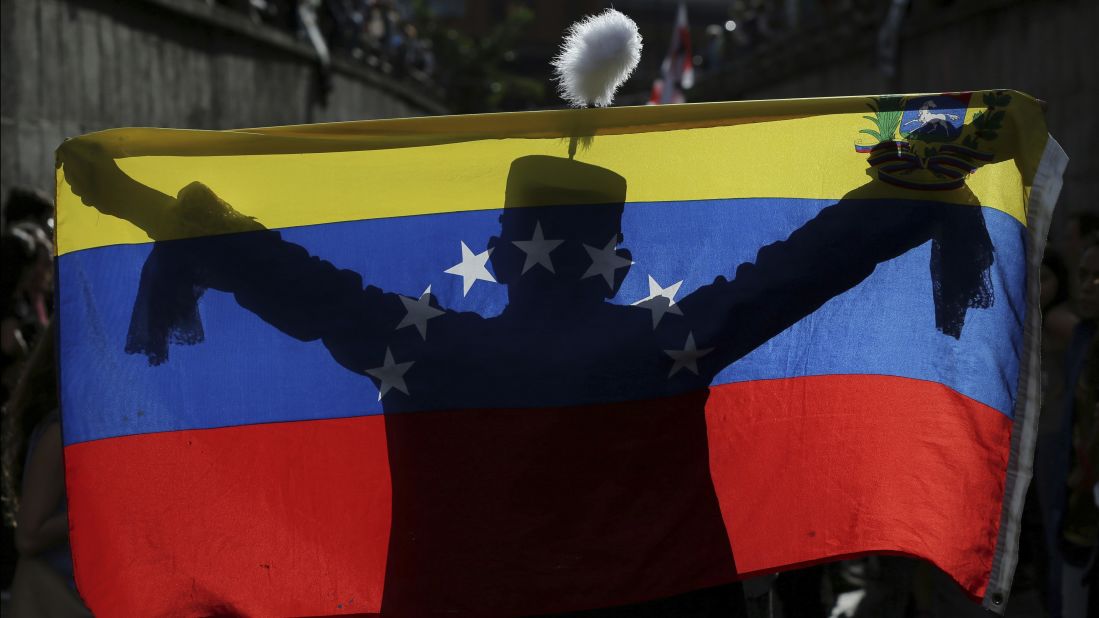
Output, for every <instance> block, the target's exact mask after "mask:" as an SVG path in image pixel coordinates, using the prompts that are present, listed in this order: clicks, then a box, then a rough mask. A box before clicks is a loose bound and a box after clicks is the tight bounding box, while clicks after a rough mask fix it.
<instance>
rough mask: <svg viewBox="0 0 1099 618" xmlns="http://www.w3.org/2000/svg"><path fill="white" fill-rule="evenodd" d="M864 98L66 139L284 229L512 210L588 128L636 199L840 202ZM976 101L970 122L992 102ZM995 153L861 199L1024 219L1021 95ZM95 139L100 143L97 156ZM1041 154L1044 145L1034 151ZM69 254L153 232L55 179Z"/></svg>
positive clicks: (1035, 115)
mask: <svg viewBox="0 0 1099 618" xmlns="http://www.w3.org/2000/svg"><path fill="white" fill-rule="evenodd" d="M867 101H868V98H866V97H849V98H834V99H815V100H813V99H804V100H789V101H752V102H736V103H718V104H694V105H674V106H659V107H634V108H612V109H603V110H561V111H551V112H523V113H513V114H486V115H480V116H451V117H437V118H415V119H401V120H384V121H368V122H354V123H335V124H327V125H309V126H297V127H276V128H270V129H252V130H247V131H180V130H168V129H117V130H112V131H105V132H101V133H95V134H91V135H87V136H84V137H80V138H76V139H75V140H71V141H70V142H68V143H66V145H64V146H63V147H62V149H66V148H67V149H69V151H70V152H75V151H77V150H80V149H81V147H87V148H85V150H81V152H84V151H88V152H91V151H94V152H99V153H101V156H106V157H112V158H116V160H117V163H118V165H119V167H120V168H121V169H122V170H123V171H124V172H125V173H126V174H128V175H129V176H131V177H132V178H133V179H135V180H137V181H138V182H140V183H142V184H145V185H147V186H148V187H151V188H153V189H156V190H158V191H160V192H163V193H165V194H168V195H171V196H174V195H176V194H177V193H178V192H179V190H180V189H182V188H183V187H184V186H186V185H188V184H190V183H192V182H194V181H199V182H201V183H203V184H205V185H207V186H209V187H210V188H211V189H213V191H214V192H215V193H216V194H217V195H218V196H219V197H220V198H221V199H223V200H225V201H226V202H228V203H229V204H231V205H233V207H234V208H236V209H237V210H238V211H240V212H242V213H244V214H247V215H249V216H252V217H255V218H256V219H257V220H258V221H259V222H260V223H262V224H263V225H264V226H266V227H268V228H272V229H277V228H286V227H296V226H303V225H313V224H321V223H333V222H340V221H353V220H361V219H372V218H382V217H400V216H410V215H423V214H431V213H443V212H459V211H470V210H483V209H491V208H500V207H502V206H503V199H504V188H505V182H506V179H507V174H508V169H509V166H510V164H511V162H512V161H513V160H515V159H517V158H519V157H523V156H528V155H551V156H560V157H566V156H568V149H569V136H570V135H591V136H593V137H592V138H591V140H590V145H588V146H587V147H586V148H585V147H584V146H583V144H581V147H580V148H579V149H578V151H577V153H576V158H577V159H578V160H581V161H584V162H586V163H591V164H594V165H598V166H600V167H604V168H607V169H610V170H613V171H614V172H617V173H618V174H620V175H621V176H623V177H624V178H625V179H626V182H627V201H629V202H650V201H679V200H701V199H723V198H776V197H778V198H809V199H828V200H832V199H836V200H838V199H840V198H842V197H844V196H845V195H846V194H848V193H849V192H851V191H853V190H855V189H857V188H860V187H863V186H864V185H867V184H868V183H869V182H870V180H871V177H870V175H869V173H870V172H872V171H873V170H872V169H871V167H870V166H869V164H868V163H867V155H866V154H865V153H861V154H860V153H858V152H855V149H854V144H855V142H856V141H857V140H858V139H859V138H860V137H862V136H860V134H859V131H860V129H864V128H866V127H867V126H870V125H869V124H868V121H867V120H866V119H865V118H864V116H865V115H866V114H867V113H869V112H868V109H867V106H866V103H867ZM980 101H981V98H980V93H977V94H974V95H973V100H972V102H971V104H970V108H969V112H968V114H967V118H966V121H967V122H969V121H971V120H972V117H973V114H974V113H975V112H979V111H980V109H981V104H980ZM1007 112H1008V114H1007V116H1006V119H1005V122H1004V123H1003V127H1002V128H1001V129H1000V131H999V137H998V138H997V140H996V147H995V161H994V162H992V163H989V164H986V165H984V166H983V167H981V168H980V169H978V170H977V171H976V172H975V173H973V174H972V175H971V176H970V177H969V178H968V179H967V181H966V185H967V186H968V188H969V191H970V192H971V193H972V196H971V197H969V199H964V200H963V199H962V197H960V196H959V192H956V191H917V190H905V189H900V188H897V187H892V186H888V185H885V184H884V183H874V184H875V186H874V188H873V189H872V190H870V191H869V192H868V193H866V192H864V193H862V194H860V197H889V198H896V199H922V200H932V201H947V202H961V201H964V202H969V201H971V200H972V199H973V198H974V197H975V199H976V200H977V202H978V203H980V204H981V205H984V206H988V207H992V208H996V209H999V210H1002V211H1004V212H1006V213H1008V214H1010V215H1011V216H1013V217H1015V218H1016V219H1018V220H1019V221H1021V222H1023V223H1024V224H1025V222H1026V204H1025V195H1026V190H1027V189H1028V187H1029V185H1030V183H1031V179H1032V178H1033V174H1034V169H1035V168H1036V166H1037V160H1036V159H1035V160H1031V159H1030V158H1028V157H1030V156H1031V153H1041V152H1042V147H1041V145H1042V144H1043V143H1044V141H1045V139H1046V129H1045V124H1044V121H1043V118H1042V112H1041V110H1040V109H1039V107H1038V105H1037V103H1036V102H1035V101H1034V100H1033V99H1032V98H1030V97H1028V96H1026V95H1022V94H1019V93H1012V103H1011V105H1010V106H1009V107H1008V108H1007ZM89 148H91V149H94V150H89ZM1034 156H1035V157H1036V156H1037V155H1034ZM57 187H58V195H57V198H58V199H57V205H58V220H59V225H58V230H59V232H58V239H57V250H58V253H59V254H64V253H68V252H71V251H77V250H81V249H88V248H93V247H99V246H107V245H115V244H133V243H143V242H149V238H148V236H146V235H145V234H144V233H143V232H142V231H141V230H139V229H138V228H137V227H135V226H133V225H132V224H130V223H128V222H126V221H124V220H121V219H115V218H113V217H109V216H105V215H101V214H99V212H97V211H96V210H95V209H92V208H89V207H87V206H84V205H83V204H82V203H81V202H80V199H79V198H78V197H76V196H74V195H73V194H72V192H71V191H70V190H69V187H68V184H67V183H66V182H65V178H64V173H63V171H59V173H58V185H57ZM532 205H534V204H532Z"/></svg>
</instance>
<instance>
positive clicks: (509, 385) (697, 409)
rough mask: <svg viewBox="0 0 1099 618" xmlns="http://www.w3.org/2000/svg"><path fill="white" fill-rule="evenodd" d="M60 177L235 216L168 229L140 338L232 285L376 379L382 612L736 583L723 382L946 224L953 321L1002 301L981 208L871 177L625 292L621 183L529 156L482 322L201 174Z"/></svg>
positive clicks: (582, 599) (508, 607)
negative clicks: (320, 244)
mask: <svg viewBox="0 0 1099 618" xmlns="http://www.w3.org/2000/svg"><path fill="white" fill-rule="evenodd" d="M66 165H67V164H66ZM66 178H67V179H68V181H69V183H70V185H71V186H72V187H73V190H74V192H75V193H76V194H77V195H81V196H82V197H83V198H84V200H85V202H87V203H90V204H91V205H93V206H95V207H97V208H99V209H100V210H102V211H103V212H105V213H107V214H113V215H116V216H121V217H123V218H125V219H128V220H130V221H132V222H134V223H135V224H137V225H138V226H139V227H141V228H142V229H145V230H146V231H147V232H148V233H149V234H150V236H151V237H152V238H153V239H154V240H156V239H160V238H166V237H170V236H174V235H176V234H175V232H176V230H175V229H170V227H169V226H180V225H188V226H191V227H195V228H197V229H200V230H203V231H204V232H205V233H217V232H240V233H233V234H222V235H219V236H212V237H207V238H205V239H203V241H202V248H201V251H198V250H195V248H194V246H193V245H191V244H189V243H188V242H158V243H157V244H156V246H155V247H154V250H153V253H152V254H151V255H150V257H149V259H148V261H147V263H146V266H145V269H144V271H143V274H142V283H141V289H140V290H139V294H138V299H137V302H136V304H135V311H134V318H133V321H132V323H131V330H130V335H129V341H128V342H127V350H128V351H131V352H138V353H144V354H147V355H148V356H149V357H150V360H151V361H153V362H162V361H163V360H164V359H165V358H166V354H167V342H168V340H169V339H172V340H175V341H192V342H195V341H199V340H201V338H202V335H201V326H200V324H199V321H198V317H197V313H196V308H195V301H196V300H197V297H198V295H199V294H200V293H201V289H204V288H214V289H217V290H223V291H227V292H230V293H232V294H234V296H235V298H236V300H237V302H238V303H239V305H240V306H241V307H243V308H245V309H247V310H249V311H251V312H254V313H255V314H256V315H258V316H260V317H261V318H262V319H264V320H265V321H267V322H268V323H270V324H271V325H273V326H274V327H275V328H277V329H279V330H280V331H282V332H283V333H286V334H287V335H289V336H291V337H294V338H296V339H299V340H302V341H315V340H319V341H321V342H322V343H323V345H325V346H326V348H327V349H328V350H329V352H330V353H331V355H332V357H333V358H334V359H335V360H336V361H338V362H339V363H340V364H341V365H343V366H344V367H346V368H347V369H348V370H350V371H353V372H355V373H357V374H360V375H363V376H365V377H368V378H369V379H371V380H373V382H374V383H375V385H376V386H377V387H378V389H379V397H380V399H381V402H382V405H383V407H384V410H385V413H386V417H385V422H386V435H387V444H388V448H389V459H390V470H391V475H392V488H393V504H392V530H391V534H390V545H389V553H388V558H387V565H386V582H385V589H384V594H383V611H386V612H397V613H400V612H411V613H422V612H428V611H455V610H467V611H485V608H492V610H493V611H495V612H500V613H503V614H511V613H516V612H523V611H529V610H530V608H532V607H534V608H539V609H540V610H542V611H557V610H565V609H571V608H578V607H593V606H600V605H606V604H607V599H631V598H633V599H635V600H642V599H638V598H637V597H636V594H637V591H638V590H643V591H646V594H647V595H648V597H649V598H653V597H659V596H666V595H669V594H674V593H677V592H682V591H683V590H686V589H690V588H691V587H698V586H704V585H715V584H720V583H724V582H727V581H730V580H732V578H733V577H734V576H735V568H734V563H733V556H732V548H730V544H729V539H728V535H727V532H726V528H725V524H724V521H723V519H722V516H721V511H720V509H719V506H718V502H717V498H716V496H715V495H714V490H713V485H712V482H711V480H710V470H709V459H708V452H707V439H708V438H707V429H706V421H705V404H706V401H707V397H708V387H709V385H710V383H711V381H712V380H713V378H714V376H716V375H717V373H718V372H719V371H721V370H722V369H724V368H725V367H726V366H728V365H729V364H730V363H732V362H735V361H736V360H737V359H739V358H741V357H743V356H744V355H745V354H747V353H748V352H750V351H751V350H753V349H755V348H756V347H758V346H759V345H761V344H763V343H764V342H766V341H768V340H769V339H770V338H771V337H773V336H775V335H776V334H778V333H780V332H782V331H783V330H784V329H786V328H787V327H789V326H790V325H792V324H794V323H795V322H797V321H798V320H800V319H801V318H803V317H804V316H806V315H808V314H810V313H812V312H813V311H815V310H816V309H817V308H818V307H820V306H821V305H822V304H823V303H825V302H826V301H828V300H829V299H831V298H833V297H835V296H836V295H838V294H840V293H842V292H844V291H846V290H848V289H850V288H851V287H853V286H855V285H856V284H858V283H859V282H860V281H862V280H863V279H865V278H866V277H867V276H868V275H869V274H870V273H871V272H872V271H873V270H874V268H875V267H876V265H877V264H879V263H881V262H884V261H887V260H889V259H892V258H894V257H896V256H898V255H900V254H902V253H904V252H906V251H908V250H910V249H912V248H914V247H916V246H918V245H921V244H923V243H924V242H927V241H928V240H932V241H933V242H934V243H935V248H934V250H933V264H932V278H933V280H934V293H935V294H936V312H937V320H936V321H937V325H938V327H939V329H940V330H941V331H942V332H944V333H946V334H948V335H952V336H955V337H957V336H958V335H959V334H960V329H961V325H962V322H963V321H964V316H965V312H966V309H967V308H969V307H975V306H987V305H988V303H990V302H991V297H990V295H989V288H988V282H987V275H986V271H987V269H988V267H989V266H990V265H991V262H992V253H991V244H990V242H989V240H988V236H987V232H985V230H984V223H983V218H982V215H981V213H980V208H973V207H970V206H949V205H936V204H931V203H903V202H890V203H888V204H883V203H881V202H879V201H876V200H870V199H862V197H861V196H862V195H864V194H867V193H869V192H870V191H871V188H872V187H871V185H867V186H866V187H863V188H862V189H860V190H857V191H855V192H852V194H850V195H848V196H846V197H845V199H844V200H841V201H840V202H839V203H837V204H835V205H832V206H829V207H826V208H824V209H823V210H822V211H821V212H820V213H819V214H818V215H817V216H816V217H815V218H814V219H812V220H811V221H809V222H808V223H806V224H805V225H804V226H803V227H801V228H800V229H798V230H797V231H795V232H794V233H793V234H791V235H790V237H789V238H787V239H786V240H784V241H782V242H778V243H774V244H772V245H769V246H767V247H763V248H762V249H761V250H760V251H759V253H758V255H757V258H756V260H755V262H754V263H745V264H742V265H740V266H739V267H738V268H736V270H735V272H734V273H731V275H730V276H729V277H718V278H717V279H716V280H715V281H713V283H711V284H709V285H706V286H703V287H701V288H699V289H697V290H695V291H693V292H691V293H690V294H687V295H686V296H685V297H684V298H682V300H678V301H675V302H674V303H673V301H672V300H671V295H670V294H662V292H664V290H661V289H660V288H659V287H658V288H656V289H655V290H654V293H653V295H652V297H651V298H649V299H646V300H645V301H643V302H641V303H640V304H638V305H636V306H626V305H617V304H612V303H609V302H607V301H608V299H610V298H613V297H614V296H615V295H616V293H617V290H618V288H619V286H620V285H621V284H622V281H623V280H624V278H625V276H626V274H627V272H628V271H629V267H630V264H631V261H630V254H629V252H628V251H626V250H625V249H621V248H618V245H619V244H620V243H622V242H623V238H622V235H621V232H622V223H621V220H622V215H623V210H624V202H625V197H626V181H625V180H624V179H623V178H622V177H621V176H619V175H617V174H615V173H613V172H611V171H609V170H606V169H603V168H598V167H595V166H591V165H587V164H584V163H580V162H577V161H573V160H569V159H559V158H553V157H542V156H532V157H523V158H520V159H517V160H516V161H514V162H513V164H512V167H511V171H510V173H509V178H508V187H507V193H506V196H505V208H504V210H503V212H502V215H501V217H500V224H501V229H500V234H499V236H498V237H495V238H493V239H491V240H490V242H489V248H490V249H491V253H490V255H489V256H488V258H489V259H491V264H492V267H493V271H494V272H495V276H496V279H497V280H498V281H499V282H500V283H502V284H505V285H506V286H507V290H508V304H507V306H506V307H505V308H504V310H503V312H502V313H500V314H499V315H497V316H493V317H484V316H481V315H478V314H476V313H470V312H457V311H451V310H447V309H445V308H443V307H440V306H439V305H438V304H437V303H435V302H434V300H433V298H432V297H431V296H430V295H427V294H425V295H424V296H422V297H420V298H409V297H403V296H400V295H398V294H395V293H390V292H385V291H383V290H380V289H378V288H376V287H373V286H364V284H363V281H362V277H361V276H360V275H359V274H357V273H355V272H352V271H348V270H340V269H338V268H337V267H335V266H333V265H332V264H330V263H328V262H325V261H323V260H321V259H318V258H316V257H313V256H311V255H310V254H309V252H308V251H307V250H306V249H304V248H303V247H300V246H298V245H295V244H292V243H289V242H287V241H284V240H282V238H281V236H280V235H279V234H278V233H277V232H274V231H267V230H263V229H262V227H261V226H259V225H258V224H257V223H255V222H254V221H252V220H250V219H248V218H247V217H245V216H243V215H240V214H239V213H237V212H236V211H234V210H233V209H232V208H231V207H230V206H228V205H227V204H225V203H223V202H221V201H220V200H219V199H218V198H217V197H216V196H215V195H214V194H213V193H212V192H211V191H210V190H209V189H207V188H206V187H204V186H202V185H199V184H197V183H194V184H192V185H190V186H189V187H187V188H185V189H184V190H183V191H182V192H181V193H180V198H179V199H178V200H175V199H173V198H170V197H168V196H165V195H163V194H159V193H156V192H154V191H152V190H151V189H148V188H147V187H144V186H141V185H139V184H138V183H136V182H134V181H133V180H131V179H129V178H128V177H126V176H125V175H124V174H123V173H122V172H121V171H120V170H118V168H117V167H116V166H114V165H113V163H112V164H110V165H107V166H106V167H105V168H102V169H97V170H96V171H95V173H94V174H90V173H88V172H87V170H82V169H81V168H80V167H79V166H73V169H72V170H70V169H69V167H68V165H67V167H66ZM871 184H872V183H871ZM963 201H968V202H972V199H971V196H965V199H964V200H963ZM531 203H540V204H577V203H579V204H583V205H578V206H556V207H552V206H550V207H540V206H529V204H531ZM954 234H958V235H959V238H958V239H957V240H958V241H959V242H960V244H962V245H964V248H955V247H954V245H956V244H959V243H955V242H951V240H954V239H952V238H951V235H954ZM474 257H475V256H473V255H472V253H471V252H470V254H469V255H467V256H464V258H463V262H462V264H460V265H458V266H456V267H455V271H454V274H460V275H462V276H463V280H464V281H465V280H467V279H469V280H470V283H472V282H473V281H475V280H476V279H477V277H478V274H479V273H481V270H479V269H480V268H483V267H484V264H483V262H482V263H478V262H476V260H475V259H473V258H474ZM484 274H487V271H486V272H485V273H484ZM196 289H197V290H199V291H197V292H196ZM452 411H460V412H459V413H451V412H452ZM745 508H750V506H749V505H745ZM610 514H613V515H610Z"/></svg>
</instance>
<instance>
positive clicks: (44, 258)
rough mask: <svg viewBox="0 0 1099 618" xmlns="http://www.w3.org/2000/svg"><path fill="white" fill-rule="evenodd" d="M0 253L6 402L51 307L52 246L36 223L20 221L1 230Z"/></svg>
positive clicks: (0, 351) (0, 349) (0, 353)
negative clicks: (0, 252) (2, 263)
mask: <svg viewBox="0 0 1099 618" xmlns="http://www.w3.org/2000/svg"><path fill="white" fill-rule="evenodd" d="M0 250H2V251H3V261H4V268H3V271H2V274H0V302H2V303H3V311H2V313H0V359H2V372H3V374H2V387H0V388H2V394H0V403H2V402H3V401H6V400H7V398H8V395H9V394H10V392H11V388H12V387H13V386H14V383H15V380H16V378H18V376H19V372H20V368H21V366H22V363H23V361H24V359H25V358H26V356H27V354H28V353H29V351H30V349H31V348H32V346H33V345H34V341H35V339H36V338H37V337H38V335H39V333H41V332H42V330H44V329H45V326H46V323H47V322H48V321H49V317H50V312H51V310H52V305H53V297H52V290H53V243H51V242H50V239H49V237H48V236H47V235H46V232H45V230H43V229H42V228H41V227H39V226H38V225H37V224H35V223H32V222H29V221H23V222H20V223H17V224H15V225H13V226H11V227H10V228H8V229H7V230H5V231H4V234H3V240H2V244H0Z"/></svg>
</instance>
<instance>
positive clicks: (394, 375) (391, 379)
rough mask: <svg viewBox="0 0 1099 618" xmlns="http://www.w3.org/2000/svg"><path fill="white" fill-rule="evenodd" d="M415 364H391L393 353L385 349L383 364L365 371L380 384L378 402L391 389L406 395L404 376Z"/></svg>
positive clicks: (409, 362) (406, 387)
mask: <svg viewBox="0 0 1099 618" xmlns="http://www.w3.org/2000/svg"><path fill="white" fill-rule="evenodd" d="M415 362H416V361H408V362H407V363H395V362H393V352H391V351H390V350H389V348H386V349H385V362H384V363H382V366H381V367H375V368H373V369H367V370H366V372H367V373H369V374H370V375H372V376H374V377H375V378H377V379H378V381H379V382H381V385H380V386H378V401H381V400H382V397H385V394H386V393H388V392H389V389H391V388H395V389H397V390H399V391H401V392H402V393H404V394H405V395H407V394H408V386H406V385H405V383H404V374H405V372H407V371H408V369H409V368H410V367H412V364H413V363H415Z"/></svg>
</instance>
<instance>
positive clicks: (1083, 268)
mask: <svg viewBox="0 0 1099 618" xmlns="http://www.w3.org/2000/svg"><path fill="white" fill-rule="evenodd" d="M1086 240H1087V241H1088V243H1086V244H1085V247H1084V248H1083V249H1082V250H1081V253H1080V258H1079V260H1078V262H1077V263H1078V267H1077V272H1076V274H1077V276H1076V313H1077V315H1078V316H1079V318H1080V322H1079V323H1078V324H1077V325H1076V326H1075V328H1074V329H1073V331H1072V338H1071V340H1070V341H1069V345H1068V348H1067V350H1066V353H1065V357H1064V358H1065V361H1064V376H1065V380H1064V382H1063V384H1064V396H1063V397H1062V398H1061V402H1060V404H1059V406H1060V410H1059V416H1058V419H1057V424H1056V427H1055V428H1054V433H1053V434H1052V438H1051V439H1050V440H1048V441H1046V442H1045V444H1044V445H1042V447H1041V448H1042V450H1043V451H1044V454H1043V455H1042V459H1041V461H1042V464H1043V466H1048V468H1047V469H1046V472H1047V474H1048V476H1047V477H1045V479H1046V482H1045V483H1043V485H1045V487H1043V489H1045V490H1046V491H1045V492H1044V493H1043V495H1042V502H1043V504H1042V511H1043V512H1042V516H1043V517H1042V519H1043V525H1044V526H1045V529H1046V538H1047V545H1048V547H1047V548H1048V551H1049V558H1050V559H1049V573H1048V578H1047V602H1048V609H1049V613H1050V616H1051V618H1076V617H1077V616H1080V617H1083V616H1085V615H1087V605H1088V594H1089V591H1088V586H1087V585H1086V582H1085V580H1084V577H1085V573H1086V572H1087V571H1088V561H1089V559H1090V556H1091V554H1092V553H1093V551H1094V546H1095V544H1096V539H1097V535H1099V526H1097V524H1096V513H1095V510H1094V504H1093V501H1091V502H1089V501H1087V500H1085V499H1084V498H1087V497H1090V496H1089V495H1088V494H1089V493H1090V491H1091V487H1092V486H1093V485H1094V481H1091V483H1090V484H1089V483H1088V480H1089V479H1090V478H1094V476H1095V474H1096V472H1095V465H1096V462H1095V459H1094V455H1093V451H1092V450H1091V449H1094V446H1093V445H1092V446H1090V447H1089V442H1090V440H1092V439H1093V436H1092V435H1091V434H1092V433H1093V432H1094V428H1095V417H1094V407H1091V408H1089V407H1088V398H1087V393H1088V392H1089V390H1088V388H1089V386H1090V384H1089V382H1088V380H1087V375H1088V373H1087V371H1088V366H1089V362H1090V361H1089V359H1088V357H1089V351H1090V350H1092V348H1093V347H1094V345H1095V340H1096V330H1097V322H1099V238H1094V237H1092V238H1089V239H1086Z"/></svg>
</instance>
